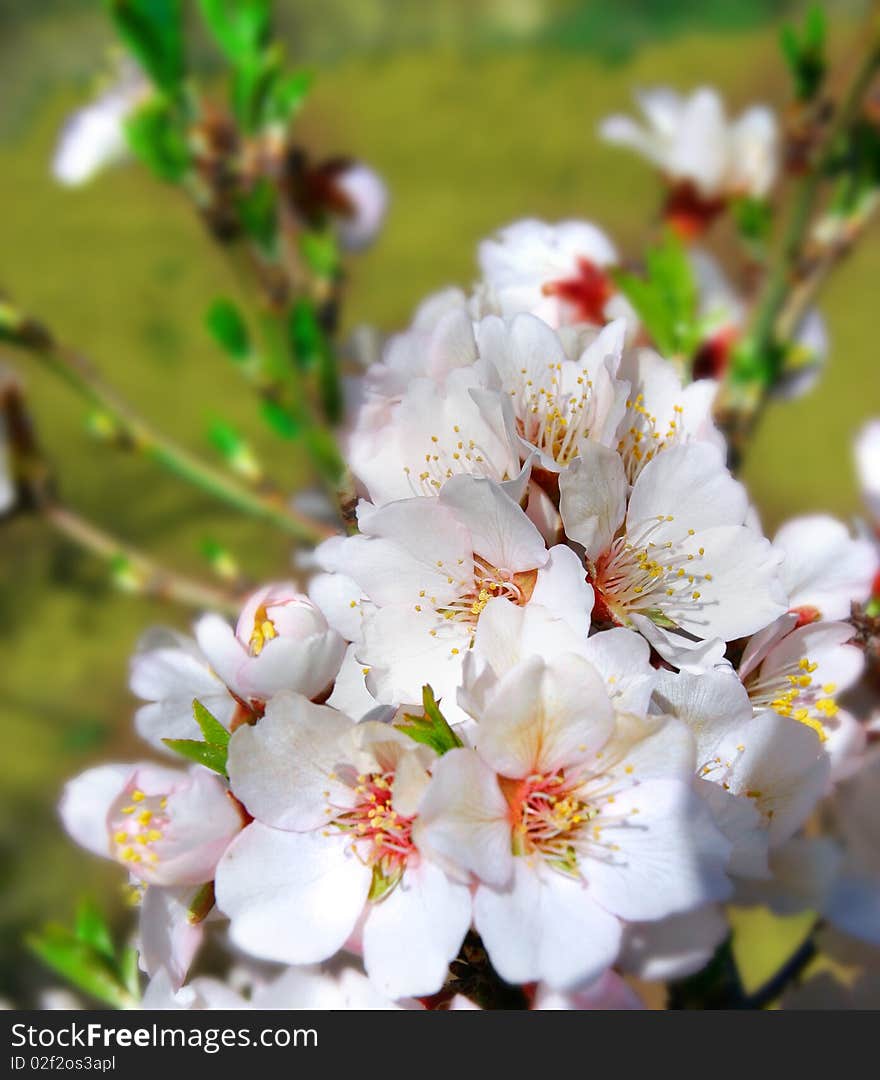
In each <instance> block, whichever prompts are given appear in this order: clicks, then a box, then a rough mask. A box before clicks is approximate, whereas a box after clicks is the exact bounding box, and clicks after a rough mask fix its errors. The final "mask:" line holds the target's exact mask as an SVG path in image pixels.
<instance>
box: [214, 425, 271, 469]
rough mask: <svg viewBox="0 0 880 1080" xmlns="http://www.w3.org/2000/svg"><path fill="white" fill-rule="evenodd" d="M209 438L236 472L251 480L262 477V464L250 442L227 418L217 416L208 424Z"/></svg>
mask: <svg viewBox="0 0 880 1080" xmlns="http://www.w3.org/2000/svg"><path fill="white" fill-rule="evenodd" d="M208 440H209V442H211V444H212V445H213V446H214V447H215V448H216V449H217V450H218V451H219V452H220V454H221V455H222V456H223V458H224V460H225V461H226V464H227V465H228V466H229V467H230V468H231V469H233V470H234V471H235V472H237V473H239V474H240V475H241V476H244V477H245V478H246V479H247V480H250V481H251V482H255V481H258V480H259V479H260V478H261V477H262V475H263V469H262V466H261V465H260V463H259V461H258V460H257V456H256V454H255V453H254V451H253V449H252V448H251V446H250V444H249V443H248V442H247V441H246V440H245V438H244V436H243V435H241V434H240V433H239V432H238V431H237V430H236V429H235V428H234V427H233V426H232V425H231V424H230V423H229V422H228V421H227V420H223V419H221V418H220V417H215V418H214V419H213V420H212V421H211V423H210V424H209V425H208Z"/></svg>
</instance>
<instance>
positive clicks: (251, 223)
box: [237, 178, 278, 251]
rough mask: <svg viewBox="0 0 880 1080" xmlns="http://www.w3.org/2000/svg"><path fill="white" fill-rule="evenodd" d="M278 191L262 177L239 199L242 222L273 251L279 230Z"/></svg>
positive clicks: (263, 244) (251, 234) (258, 239)
mask: <svg viewBox="0 0 880 1080" xmlns="http://www.w3.org/2000/svg"><path fill="white" fill-rule="evenodd" d="M276 200H277V193H276V191H275V188H274V187H273V186H272V184H271V183H270V182H269V180H267V179H265V178H264V179H261V180H259V181H258V182H257V184H255V185H254V188H253V189H252V190H251V191H250V192H248V193H247V194H246V195H242V196H240V197H239V199H238V204H237V205H238V212H239V215H240V217H241V223H242V225H243V226H244V228H245V230H246V232H247V233H248V235H249V236H251V237H253V239H254V240H256V242H257V243H258V244H259V245H260V246H261V247H262V248H263V249H264V250H265V251H271V249H272V247H273V246H274V243H275V236H276V233H277V230H278V214H277V210H276Z"/></svg>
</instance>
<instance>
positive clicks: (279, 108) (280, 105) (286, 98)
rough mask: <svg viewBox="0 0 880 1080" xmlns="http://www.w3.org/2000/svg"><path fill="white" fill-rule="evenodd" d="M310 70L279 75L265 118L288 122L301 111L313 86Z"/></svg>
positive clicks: (268, 121)
mask: <svg viewBox="0 0 880 1080" xmlns="http://www.w3.org/2000/svg"><path fill="white" fill-rule="evenodd" d="M312 80H313V76H312V73H311V72H310V71H296V72H294V73H293V74H292V75H287V76H279V78H278V79H277V80H276V82H275V85H274V87H273V89H272V93H271V95H270V97H269V99H268V100H267V102H266V108H265V120H266V122H267V123H271V122H272V121H276V122H279V123H287V122H288V121H290V120H292V119H293V117H294V116H296V114H297V113H298V112H299V111H300V109H301V108H302V106H303V103H304V102H305V100H306V98H307V97H308V93H309V90H311V88H312Z"/></svg>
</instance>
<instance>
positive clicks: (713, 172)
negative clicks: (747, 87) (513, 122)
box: [600, 87, 780, 201]
mask: <svg viewBox="0 0 880 1080" xmlns="http://www.w3.org/2000/svg"><path fill="white" fill-rule="evenodd" d="M636 100H637V102H638V104H639V106H640V108H641V110H642V113H643V114H644V118H645V122H646V123H645V125H644V126H642V125H640V124H639V123H637V122H636V121H635V120H632V119H631V118H630V117H628V116H611V117H608V118H607V119H606V120H605V121H603V123H602V125H601V128H600V132H601V135H602V137H603V138H605V139H606V140H608V141H609V142H613V143H618V144H620V145H622V146H629V147H631V148H632V149H633V150H635V151H637V152H638V153H640V154H642V156H644V157H646V158H647V159H648V160H649V161H650V162H651V163H652V164H653V165H655V166H656V167H657V168H658V169H659V170H660V171H661V172H662V173H663V175H664V176H665V177H666V179H667V180H668V181H669V182H670V183H671V184H673V185H675V184H680V183H685V184H688V185H690V186H691V187H692V188H693V189H694V191H695V192H696V195H697V196H698V197H699V198H700V199H702V200H706V201H709V200H715V199H721V200H724V199H728V198H730V197H732V196H736V195H749V196H753V197H755V198H766V196H767V195H768V194H769V193H770V191H771V189H772V187H773V184H774V182H775V180H776V176H777V173H778V171H779V157H780V149H779V132H778V126H777V122H776V118H775V116H774V115H773V113H772V112H771V111H770V110H769V109H768V108H765V107H764V106H753V107H752V108H750V109H747V110H746V111H745V112H744V113H743V114H742V115H741V116H740V117H739V118H738V119H736V120H735V121H733V122H731V121H730V120H729V119H728V117H727V115H726V112H725V108H724V104H723V102H722V100H721V98H720V96H719V94H718V93H717V91H715V90H714V89H712V88H710V87H701V88H700V89H698V90H695V91H694V92H693V93H692V94H690V95H689V96H683V95H681V94H678V93H676V92H675V91H674V90H670V89H666V88H658V89H655V90H649V91H645V92H643V93H641V94H639V95H638V96H637V98H636Z"/></svg>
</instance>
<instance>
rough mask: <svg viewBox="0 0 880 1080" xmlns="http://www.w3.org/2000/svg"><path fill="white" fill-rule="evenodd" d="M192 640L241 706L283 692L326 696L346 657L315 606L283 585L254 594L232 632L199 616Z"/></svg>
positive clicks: (337, 637) (340, 642)
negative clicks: (237, 698) (194, 639)
mask: <svg viewBox="0 0 880 1080" xmlns="http://www.w3.org/2000/svg"><path fill="white" fill-rule="evenodd" d="M196 638H197V639H198V642H199V646H200V647H201V649H202V651H203V653H204V654H205V656H206V657H207V658H208V660H209V662H210V664H211V667H212V669H213V670H214V671H215V672H216V673H217V674H218V675H219V677H220V678H221V679H222V680H223V681H224V682H225V683H226V685H227V686H228V687H229V688H230V689H231V690H232V691H233V693H235V694H236V695H237V696H238V697H239V698H241V699H242V700H243V701H245V702H250V701H260V702H262V701H265V700H267V699H268V698H270V697H271V696H272V695H273V694H276V693H278V692H279V691H281V690H296V691H297V692H298V693H301V694H305V695H306V697H310V698H311V697H318V696H320V695H322V694H324V693H327V692H329V690H330V688H331V686H332V684H333V679H334V677H335V676H336V673H337V671H338V670H339V666H340V664H341V663H342V658H343V656H344V654H345V641H344V640H343V638H342V637H341V635H340V634H338V633H337V632H336V631H335V630H333V629H332V628H331V627H330V626H329V625H328V623H327V620H326V619H325V618H324V615H323V614H322V612H321V611H320V609H319V608H318V607H317V605H315V604H314V603H313V602H312V601H311V600H310V599H309V598H308V597H307V596H303V595H302V594H301V593H298V592H297V591H296V588H295V586H293V585H289V584H284V583H280V584H274V585H267V586H266V587H265V588H263V589H260V590H259V591H258V592H256V593H254V594H253V596H251V597H250V598H249V599H248V601H247V603H246V604H245V606H244V607H243V609H242V612H241V614H240V615H239V618H238V622H237V624H236V627H235V630H234V631H233V629H232V627H230V625H229V624H228V623H227V622H226V620H225V619H223V618H221V617H220V616H219V615H205V616H203V617H202V618H201V619H200V620H199V622H198V623H197V624H196Z"/></svg>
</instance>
